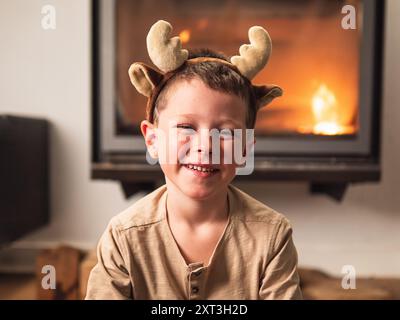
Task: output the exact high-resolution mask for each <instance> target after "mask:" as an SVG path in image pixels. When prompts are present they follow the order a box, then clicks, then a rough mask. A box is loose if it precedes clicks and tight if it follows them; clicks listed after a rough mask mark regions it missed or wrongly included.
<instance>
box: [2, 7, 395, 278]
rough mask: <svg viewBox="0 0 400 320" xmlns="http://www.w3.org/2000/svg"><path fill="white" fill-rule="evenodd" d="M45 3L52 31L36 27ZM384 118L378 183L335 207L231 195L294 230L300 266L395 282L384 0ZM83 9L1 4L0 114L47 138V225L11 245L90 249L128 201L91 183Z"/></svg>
mask: <svg viewBox="0 0 400 320" xmlns="http://www.w3.org/2000/svg"><path fill="white" fill-rule="evenodd" d="M45 4H52V5H54V6H55V8H56V12H57V28H56V30H54V31H44V30H43V29H42V28H41V23H40V22H41V17H42V15H41V7H42V6H43V5H45ZM386 12H387V16H388V27H387V37H386V52H385V58H386V66H385V76H384V81H385V89H384V93H383V97H384V110H383V123H384V127H383V178H382V182H381V183H379V184H367V185H355V186H352V187H350V188H349V190H348V192H347V195H346V198H345V200H344V201H343V202H342V203H336V202H334V201H332V200H330V199H329V198H327V197H325V196H310V194H309V193H308V186H307V184H305V183H265V184H263V185H256V184H241V185H239V187H241V188H242V189H244V190H245V191H247V192H249V193H250V194H252V195H254V196H256V197H257V198H259V199H261V200H262V201H264V202H265V203H267V204H268V205H269V206H271V207H273V208H275V209H277V210H278V211H281V212H282V213H284V214H286V216H287V217H288V218H289V219H290V220H291V221H292V224H293V227H294V230H295V233H294V237H295V241H296V244H297V248H298V251H299V258H300V264H301V265H306V266H313V267H320V268H322V269H324V270H326V271H329V272H332V273H335V274H340V271H341V267H342V266H343V265H345V264H351V265H354V266H355V267H356V270H357V272H358V274H363V275H396V276H400V209H399V208H400V192H399V186H400V170H399V165H398V163H400V143H399V141H400V140H399V138H398V137H397V136H398V135H400V126H399V125H398V122H399V121H400V108H399V107H398V105H399V104H400V97H399V95H398V91H399V89H400V87H399V83H400V63H398V62H397V59H398V57H399V56H400V42H399V41H398V32H399V31H400V20H399V19H398V18H397V17H398V16H400V1H397V0H389V1H388V7H387V10H386ZM89 17H90V3H89V1H88V0H72V1H71V0H70V1H66V0H47V1H41V0H9V1H6V0H1V2H0V39H1V41H2V43H1V50H0V88H1V95H0V113H12V114H16V115H19V114H21V115H29V116H38V117H45V118H47V119H49V120H50V121H51V123H52V125H53V127H52V131H51V161H52V165H51V174H52V178H51V185H52V188H51V189H52V200H51V206H52V222H51V224H50V225H49V226H48V227H46V228H43V229H42V230H40V231H38V232H35V233H34V234H31V235H29V236H28V237H25V238H24V239H23V240H22V241H19V242H18V243H16V246H17V247H18V246H20V247H24V246H28V247H29V246H37V247H41V246H47V245H54V244H56V243H59V242H64V243H70V244H75V245H79V246H81V247H93V246H94V245H95V243H96V241H97V239H98V237H99V236H100V234H101V232H102V231H103V229H104V228H105V225H106V224H107V222H108V220H109V219H110V218H111V217H112V216H113V215H114V214H117V213H118V212H120V211H121V210H122V209H124V208H125V207H127V206H129V205H130V204H131V203H133V202H134V201H136V199H137V197H136V198H133V199H130V200H129V201H126V200H125V199H124V197H123V194H122V192H121V190H120V187H119V185H118V184H117V183H114V182H107V181H104V182H102V181H92V180H90V20H89Z"/></svg>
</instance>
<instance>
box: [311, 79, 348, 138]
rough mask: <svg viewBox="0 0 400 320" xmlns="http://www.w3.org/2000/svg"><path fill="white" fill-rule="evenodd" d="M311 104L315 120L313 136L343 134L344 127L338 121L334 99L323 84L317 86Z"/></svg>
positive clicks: (332, 94)
mask: <svg viewBox="0 0 400 320" xmlns="http://www.w3.org/2000/svg"><path fill="white" fill-rule="evenodd" d="M311 104H312V111H313V115H314V119H315V124H314V127H313V133H314V134H320V135H338V134H343V133H345V131H346V130H345V127H344V126H342V125H341V124H340V123H339V121H338V119H339V115H338V108H337V101H336V97H335V95H334V93H333V92H332V91H330V90H329V89H328V87H327V86H326V85H325V84H321V85H320V86H319V88H318V90H317V91H316V92H315V94H314V96H313V97H312V102H311Z"/></svg>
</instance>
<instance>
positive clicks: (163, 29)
mask: <svg viewBox="0 0 400 320" xmlns="http://www.w3.org/2000/svg"><path fill="white" fill-rule="evenodd" d="M171 32H172V26H171V24H170V23H168V22H167V21H164V20H159V21H158V22H156V23H155V24H154V25H153V26H152V27H151V28H150V31H149V33H148V35H147V51H148V52H149V56H150V59H151V61H153V63H154V64H155V65H156V66H157V67H158V68H159V69H160V70H161V71H163V72H165V73H166V72H169V71H173V70H175V69H177V68H179V67H180V66H181V65H182V64H183V63H184V62H185V61H186V60H187V58H188V56H189V52H188V51H187V50H185V49H182V47H181V41H180V39H179V37H173V38H171V37H170V36H171Z"/></svg>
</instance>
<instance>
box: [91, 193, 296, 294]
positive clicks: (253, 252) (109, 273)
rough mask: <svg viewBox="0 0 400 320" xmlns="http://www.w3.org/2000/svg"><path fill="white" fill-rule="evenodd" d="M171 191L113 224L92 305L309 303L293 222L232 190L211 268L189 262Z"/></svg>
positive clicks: (102, 245) (102, 246)
mask: <svg viewBox="0 0 400 320" xmlns="http://www.w3.org/2000/svg"><path fill="white" fill-rule="evenodd" d="M166 196H167V187H166V185H163V186H161V187H159V188H158V189H156V190H155V191H153V192H152V193H150V194H148V195H147V196H145V197H144V198H142V199H140V200H139V201H137V202H136V203H135V204H133V205H132V206H131V207H130V208H128V209H127V210H125V211H124V212H122V213H121V214H119V215H117V216H115V217H114V218H113V219H111V221H110V223H109V225H108V227H107V229H106V231H105V232H104V234H103V236H102V237H101V239H100V242H99V245H98V248H97V256H98V263H97V265H96V266H95V267H94V268H93V270H92V271H91V273H90V276H89V282H88V289H87V295H86V299H152V300H153V299H154V300H155V299H240V300H241V299H301V298H302V295H301V291H300V288H299V276H298V273H297V252H296V249H295V247H294V244H293V240H292V229H291V226H290V224H289V222H288V220H287V219H286V218H285V217H284V216H283V215H281V214H279V213H277V212H276V211H274V210H273V209H271V208H269V207H267V206H266V205H264V204H263V203H261V202H259V201H257V200H256V199H254V198H252V197H251V196H249V195H247V194H246V193H244V192H243V191H241V190H240V189H238V188H236V187H234V186H233V185H229V187H228V201H229V208H230V210H229V211H230V212H229V220H228V223H227V225H226V227H225V230H224V233H223V234H222V236H221V237H220V239H219V242H218V244H217V246H216V247H215V249H214V252H213V254H212V256H211V258H210V262H209V265H207V266H206V265H203V263H201V262H198V263H190V264H189V265H188V264H187V263H186V262H185V259H184V258H183V256H182V254H181V252H180V250H179V247H178V245H177V243H176V242H175V239H174V237H173V235H172V233H171V229H170V227H169V224H168V220H167V216H166Z"/></svg>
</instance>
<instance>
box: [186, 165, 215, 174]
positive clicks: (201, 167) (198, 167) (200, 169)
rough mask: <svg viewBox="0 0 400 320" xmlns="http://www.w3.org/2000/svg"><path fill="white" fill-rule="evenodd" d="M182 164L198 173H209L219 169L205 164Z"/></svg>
mask: <svg viewBox="0 0 400 320" xmlns="http://www.w3.org/2000/svg"><path fill="white" fill-rule="evenodd" d="M183 166H184V167H185V168H187V169H189V170H193V171H197V172H200V173H208V174H211V173H216V172H218V171H219V169H218V168H216V167H213V166H212V165H206V164H184V165H183Z"/></svg>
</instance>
